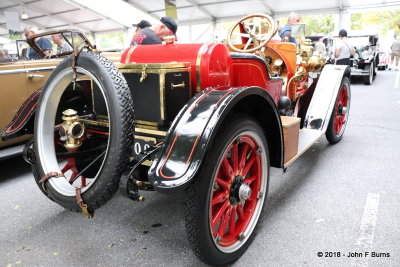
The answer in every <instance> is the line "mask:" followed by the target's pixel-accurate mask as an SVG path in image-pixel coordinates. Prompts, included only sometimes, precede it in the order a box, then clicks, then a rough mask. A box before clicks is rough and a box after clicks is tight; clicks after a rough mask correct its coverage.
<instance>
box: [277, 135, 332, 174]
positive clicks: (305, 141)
mask: <svg viewBox="0 0 400 267" xmlns="http://www.w3.org/2000/svg"><path fill="white" fill-rule="evenodd" d="M324 134H325V131H323V130H314V129H302V130H300V132H299V146H298V150H297V154H296V155H295V156H294V157H293V158H291V159H290V160H289V161H288V162H285V165H284V168H287V167H288V166H289V165H290V164H291V163H292V162H294V161H295V160H296V159H298V158H299V157H300V156H301V155H302V154H303V153H304V152H306V151H307V150H308V149H309V148H310V147H311V146H312V145H313V144H315V143H316V142H317V141H318V139H319V138H320V137H321V136H322V135H324Z"/></svg>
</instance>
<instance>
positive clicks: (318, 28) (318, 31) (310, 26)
mask: <svg viewBox="0 0 400 267" xmlns="http://www.w3.org/2000/svg"><path fill="white" fill-rule="evenodd" d="M301 21H302V22H303V23H305V24H306V35H326V34H329V33H332V32H333V31H334V29H335V19H334V17H333V15H313V16H303V17H302V18H301Z"/></svg>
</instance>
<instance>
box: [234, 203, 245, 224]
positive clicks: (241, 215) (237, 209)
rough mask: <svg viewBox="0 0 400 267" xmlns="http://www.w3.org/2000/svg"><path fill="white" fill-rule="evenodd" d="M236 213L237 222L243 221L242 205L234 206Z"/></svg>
mask: <svg viewBox="0 0 400 267" xmlns="http://www.w3.org/2000/svg"><path fill="white" fill-rule="evenodd" d="M236 212H237V215H238V221H243V220H244V212H243V205H242V204H238V205H237V206H236Z"/></svg>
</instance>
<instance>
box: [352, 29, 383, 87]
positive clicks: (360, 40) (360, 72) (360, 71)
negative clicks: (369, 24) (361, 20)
mask: <svg viewBox="0 0 400 267" xmlns="http://www.w3.org/2000/svg"><path fill="white" fill-rule="evenodd" d="M349 39H350V43H351V44H352V45H353V46H354V47H355V49H356V53H355V55H354V57H352V58H350V60H351V66H350V67H351V76H362V77H363V81H364V83H365V84H366V85H371V84H372V82H373V80H374V76H375V75H376V70H377V68H378V65H379V53H378V49H377V47H378V36H377V35H362V36H349Z"/></svg>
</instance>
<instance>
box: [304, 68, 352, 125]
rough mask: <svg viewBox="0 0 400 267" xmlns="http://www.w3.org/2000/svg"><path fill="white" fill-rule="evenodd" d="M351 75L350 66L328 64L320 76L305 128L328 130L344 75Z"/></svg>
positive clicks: (305, 121)
mask: <svg viewBox="0 0 400 267" xmlns="http://www.w3.org/2000/svg"><path fill="white" fill-rule="evenodd" d="M345 76H346V77H349V76H350V67H349V66H345V65H326V66H325V67H324V69H323V70H322V73H321V76H320V77H319V80H318V83H317V86H316V88H315V91H314V94H313V97H312V99H311V102H310V105H309V107H308V110H307V114H306V117H305V120H304V128H307V129H314V130H321V131H323V132H326V129H327V128H328V124H329V119H330V117H331V114H332V110H333V108H334V106H335V103H336V98H337V95H338V93H339V89H340V88H339V87H340V84H341V83H342V80H343V77H345Z"/></svg>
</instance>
